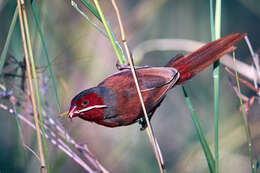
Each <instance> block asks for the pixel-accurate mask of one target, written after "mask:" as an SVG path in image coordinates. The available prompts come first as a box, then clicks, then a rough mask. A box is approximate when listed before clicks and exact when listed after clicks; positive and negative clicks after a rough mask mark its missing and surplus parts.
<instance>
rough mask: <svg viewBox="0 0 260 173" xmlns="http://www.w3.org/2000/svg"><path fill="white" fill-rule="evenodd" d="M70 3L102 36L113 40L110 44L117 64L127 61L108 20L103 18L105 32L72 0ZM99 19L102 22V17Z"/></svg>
mask: <svg viewBox="0 0 260 173" xmlns="http://www.w3.org/2000/svg"><path fill="white" fill-rule="evenodd" d="M83 1H85V0H83ZM71 5H72V6H73V7H74V8H75V9H76V10H77V11H78V12H79V13H80V14H81V15H82V16H83V17H84V18H85V19H87V21H88V22H89V23H90V24H91V25H93V26H94V27H95V28H96V29H97V30H98V31H99V32H100V33H101V34H102V35H104V36H105V37H106V38H108V39H109V40H113V41H111V43H112V42H113V43H112V46H113V48H114V50H115V52H116V55H117V59H118V62H119V64H125V63H126V62H127V61H126V57H125V55H124V53H123V50H122V48H121V46H120V44H119V42H118V41H117V40H116V38H115V35H114V33H113V31H112V29H111V28H110V26H109V24H108V22H106V20H104V23H105V24H104V27H105V29H106V31H107V33H108V34H106V33H105V32H104V31H103V30H102V29H101V28H99V27H98V26H97V25H96V24H95V23H93V22H92V21H91V20H90V19H89V17H88V16H87V15H86V14H85V13H83V12H82V11H81V10H80V9H79V8H78V6H77V4H76V3H75V2H74V1H73V0H72V1H71ZM91 5H92V4H91ZM86 7H87V8H89V7H88V6H86ZM94 8H95V9H96V7H94ZM98 15H99V14H98ZM99 16H100V15H99ZM100 21H101V22H102V23H103V20H102V19H101V20H100Z"/></svg>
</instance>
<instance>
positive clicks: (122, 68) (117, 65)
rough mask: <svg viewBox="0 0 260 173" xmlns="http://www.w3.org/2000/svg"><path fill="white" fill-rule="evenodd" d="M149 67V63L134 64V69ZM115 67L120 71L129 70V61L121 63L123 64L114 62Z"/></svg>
mask: <svg viewBox="0 0 260 173" xmlns="http://www.w3.org/2000/svg"><path fill="white" fill-rule="evenodd" d="M149 67H151V66H149V65H144V66H134V68H135V70H139V69H144V68H149ZM116 68H117V70H119V71H122V70H130V69H131V67H130V65H129V63H127V64H123V65H122V64H118V63H116Z"/></svg>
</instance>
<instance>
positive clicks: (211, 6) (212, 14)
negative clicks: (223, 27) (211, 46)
mask: <svg viewBox="0 0 260 173" xmlns="http://www.w3.org/2000/svg"><path fill="white" fill-rule="evenodd" d="M209 3H210V7H209V8H210V30H211V41H214V40H216V37H215V36H216V35H215V26H214V23H215V22H214V7H213V0H210V2H209Z"/></svg>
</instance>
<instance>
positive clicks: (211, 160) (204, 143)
mask: <svg viewBox="0 0 260 173" xmlns="http://www.w3.org/2000/svg"><path fill="white" fill-rule="evenodd" d="M182 91H183V94H184V97H185V100H186V102H187V105H188V108H189V111H190V115H191V119H192V122H193V124H194V126H195V129H196V132H197V135H198V137H199V140H200V143H201V146H202V149H203V151H204V155H205V156H206V159H207V163H208V167H209V170H210V172H211V173H215V160H214V158H213V155H212V153H211V151H210V148H209V145H208V142H207V140H206V138H205V136H204V134H203V131H202V129H201V126H200V123H199V120H198V117H197V115H196V113H195V111H194V109H193V106H192V104H191V101H190V99H189V96H188V94H187V92H186V90H185V88H184V86H182Z"/></svg>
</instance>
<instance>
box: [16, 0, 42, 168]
mask: <svg viewBox="0 0 260 173" xmlns="http://www.w3.org/2000/svg"><path fill="white" fill-rule="evenodd" d="M21 1H22V0H17V5H18V9H19V21H20V29H21V36H22V42H23V48H24V57H25V60H26V61H25V62H26V69H27V75H28V81H29V88H30V93H31V94H30V96H31V101H32V106H33V115H34V122H35V130H36V136H37V142H38V147H39V153H40V160H41V173H46V172H47V171H46V165H45V157H44V153H43V147H42V140H41V133H40V127H39V119H38V113H37V106H36V101H35V97H34V96H35V94H34V89H33V82H32V74H31V66H30V62H29V55H28V48H27V42H26V38H25V27H24V21H23V14H22V8H24V6H23V7H22V6H21V4H23V3H24V2H23V1H22V2H21Z"/></svg>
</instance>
